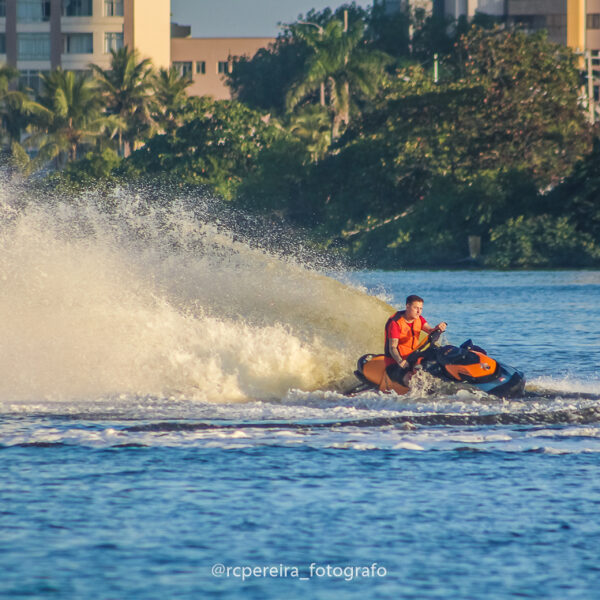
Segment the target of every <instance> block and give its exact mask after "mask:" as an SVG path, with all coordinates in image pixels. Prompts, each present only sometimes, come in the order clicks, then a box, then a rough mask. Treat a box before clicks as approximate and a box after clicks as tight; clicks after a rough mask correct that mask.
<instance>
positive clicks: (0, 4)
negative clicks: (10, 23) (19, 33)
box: [0, 0, 6, 18]
mask: <svg viewBox="0 0 600 600" xmlns="http://www.w3.org/2000/svg"><path fill="white" fill-rule="evenodd" d="M1 17H6V0H0V18H1Z"/></svg>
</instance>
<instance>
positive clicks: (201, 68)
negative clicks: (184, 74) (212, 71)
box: [196, 60, 206, 75]
mask: <svg viewBox="0 0 600 600" xmlns="http://www.w3.org/2000/svg"><path fill="white" fill-rule="evenodd" d="M196 73H198V74H199V75H206V61H205V60H199V61H196Z"/></svg>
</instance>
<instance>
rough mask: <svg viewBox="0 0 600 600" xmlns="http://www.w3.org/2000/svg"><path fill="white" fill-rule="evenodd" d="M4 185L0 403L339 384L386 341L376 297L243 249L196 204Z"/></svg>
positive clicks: (241, 394) (234, 395) (221, 394)
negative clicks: (25, 193) (55, 194)
mask: <svg viewBox="0 0 600 600" xmlns="http://www.w3.org/2000/svg"><path fill="white" fill-rule="evenodd" d="M2 194H3V199H2V202H1V205H0V219H1V226H0V281H1V282H2V292H1V293H0V333H1V336H2V341H3V348H4V351H3V358H2V361H0V401H1V402H3V403H4V404H6V403H13V404H14V403H15V402H26V403H30V402H32V403H36V402H40V400H43V399H59V400H60V399H79V401H81V402H83V403H85V401H87V400H90V399H98V398H104V397H111V398H115V397H118V395H119V394H127V395H130V396H131V395H133V396H136V397H145V396H148V395H152V396H156V397H163V398H168V397H170V396H172V395H174V394H175V395H183V396H185V398H186V399H187V400H188V401H211V402H232V401H233V402H235V401H246V400H248V399H267V398H274V397H281V396H283V395H285V393H286V392H287V391H288V390H289V389H292V388H300V389H304V390H312V389H319V388H324V387H330V386H332V385H335V384H336V383H339V382H341V381H343V379H344V378H345V377H348V376H349V374H351V373H352V370H353V368H354V364H355V360H356V357H357V356H359V355H360V354H362V353H364V351H365V349H369V348H377V347H378V346H379V345H380V344H381V339H380V338H381V333H380V332H381V331H382V326H383V323H384V322H385V319H386V318H387V316H388V314H389V310H390V309H389V307H388V306H387V305H386V304H385V303H384V302H382V301H381V300H379V299H377V298H374V297H372V296H369V295H367V294H366V293H364V292H363V291H359V290H357V289H355V288H352V287H349V286H347V285H342V284H341V283H339V282H338V281H336V280H335V279H333V278H330V277H326V276H324V275H323V274H322V273H320V272H319V270H318V269H316V268H315V267H314V266H307V265H305V264H302V262H300V261H299V260H297V259H295V258H293V257H291V256H282V255H281V254H277V253H275V252H271V251H269V250H268V249H265V248H261V247H257V245H256V244H249V243H246V242H245V241H243V239H242V238H241V237H240V235H239V233H233V232H232V231H230V230H229V229H228V228H227V227H225V226H223V225H222V224H220V223H219V221H218V219H216V218H215V216H214V214H210V213H211V211H212V209H211V207H210V205H208V204H206V203H203V202H202V201H198V200H197V201H196V202H195V203H194V204H193V207H192V208H190V203H189V202H188V203H187V204H186V203H185V202H183V201H178V199H177V198H173V199H170V201H169V202H168V204H167V203H163V204H162V205H158V204H154V205H152V204H150V203H149V202H146V201H145V200H144V198H143V197H142V195H140V194H135V193H131V192H123V191H116V192H114V194H113V197H110V198H108V199H106V198H104V199H102V198H100V197H96V196H94V194H87V195H86V196H82V197H80V198H76V199H68V200H64V201H58V200H56V199H50V198H44V199H41V200H42V202H40V201H39V200H40V199H37V200H38V202H30V203H26V202H24V201H23V197H22V194H21V192H20V191H19V190H16V189H14V188H11V187H10V186H8V185H6V184H4V185H3V187H2ZM99 204H102V205H103V206H104V208H102V209H100V208H98V205H99ZM16 206H19V208H18V209H17V208H15V207H16ZM106 206H110V207H111V208H110V210H106ZM254 233H256V232H254Z"/></svg>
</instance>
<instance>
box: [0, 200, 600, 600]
mask: <svg viewBox="0 0 600 600" xmlns="http://www.w3.org/2000/svg"><path fill="white" fill-rule="evenodd" d="M62 210H63V212H62V213H61V215H62V216H60V218H57V217H56V216H55V215H54V216H52V217H51V216H49V214H47V213H44V212H43V211H42V212H40V211H39V210H36V211H32V212H31V211H30V212H27V211H25V212H24V213H23V214H22V215H21V216H19V217H18V218H16V220H13V221H11V222H12V226H11V227H7V228H5V229H4V230H3V237H2V240H1V241H2V248H3V253H2V257H3V258H2V259H1V260H2V264H1V265H0V266H1V267H2V271H1V272H0V275H1V276H2V281H3V284H4V285H3V291H2V294H1V295H0V323H1V326H2V330H3V333H4V335H3V340H4V347H3V356H4V360H3V364H2V367H0V370H1V372H2V373H1V374H2V383H1V384H0V390H1V395H0V460H1V461H2V470H0V531H2V535H1V536H0V569H1V571H2V573H3V577H2V578H0V596H2V597H11V598H69V599H70V598H107V599H109V598H149V599H153V598H161V599H163V598H181V599H186V600H187V599H196V598H204V597H209V598H210V597H214V598H225V597H227V598H242V597H243V598H256V599H262V598H273V599H279V598H282V597H286V596H288V597H307V598H330V597H336V598H337V597H339V598H365V597H366V598H415V599H423V598H486V599H487V598H513V597H531V598H594V597H596V595H597V589H598V585H599V584H600V567H599V566H598V562H597V548H598V543H599V542H600V538H599V535H598V533H599V532H598V529H599V528H600V524H599V522H600V521H599V519H598V516H597V513H598V509H599V508H600V506H599V505H600V478H599V477H598V467H599V461H598V456H600V454H599V451H600V426H599V425H600V374H599V369H598V367H599V365H600V344H599V343H598V333H597V332H598V330H599V329H600V273H598V272H591V271H586V272H572V271H564V272H539V273H534V272H522V273H494V272H485V273H480V272H395V273H383V272H360V273H351V274H348V273H345V274H344V273H342V274H340V273H336V274H335V276H336V277H337V278H341V279H343V280H344V281H345V282H346V283H350V284H351V285H352V286H353V287H351V288H346V287H342V286H340V285H339V284H337V283H336V282H335V281H333V280H332V279H328V278H326V277H323V276H322V275H321V274H319V273H318V272H315V270H314V269H307V268H305V267H304V266H302V265H301V264H299V263H296V262H294V261H291V262H290V261H289V260H287V259H283V258H280V257H276V256H270V255H268V254H265V253H262V252H260V251H255V250H251V249H250V248H249V247H247V246H244V245H243V244H241V245H240V243H239V242H232V238H231V237H229V236H228V235H227V233H226V232H223V231H215V230H211V231H209V232H208V233H207V231H206V230H204V231H203V233H202V236H203V237H198V235H197V230H196V229H195V228H194V226H193V225H192V224H191V221H189V220H188V217H187V216H186V217H185V218H184V216H182V215H181V214H179V215H176V217H177V218H176V219H174V221H175V223H176V225H177V227H175V230H176V233H173V234H172V235H173V236H175V237H176V239H177V240H178V241H179V242H182V243H180V244H177V246H178V247H177V249H175V250H174V249H173V246H174V244H173V243H172V242H173V238H171V239H170V242H169V244H168V246H169V247H168V248H167V247H166V246H164V245H163V244H162V241H163V240H162V238H163V237H164V236H162V235H161V232H160V231H159V230H158V229H156V217H155V216H151V217H148V216H147V215H142V216H140V214H139V213H136V217H135V219H137V220H136V223H138V224H139V223H140V222H141V225H140V227H142V229H143V230H144V232H145V235H144V236H143V238H144V239H143V244H137V245H136V244H134V245H131V244H130V243H129V242H127V243H125V241H124V239H125V238H126V237H127V236H122V235H121V234H120V233H119V232H120V231H121V229H120V228H122V226H121V225H119V226H118V227H117V228H116V233H115V227H114V226H113V225H110V224H109V225H110V226H109V225H107V224H106V223H105V222H101V219H100V218H99V216H98V215H97V214H96V213H94V211H90V209H89V207H87V208H86V215H87V216H86V218H87V219H88V221H87V223H88V225H89V223H91V224H93V225H94V234H93V235H92V236H90V235H88V234H86V235H79V236H75V237H74V236H73V231H72V229H71V228H70V227H66V225H65V224H69V223H72V221H73V215H72V214H71V213H70V212H69V211H71V210H72V209H71V208H63V209H62ZM77 214H78V217H79V218H81V213H77ZM90 215H91V216H90ZM171 216H173V215H171ZM127 219H129V221H127ZM120 220H121V221H123V220H125V221H126V222H127V223H128V224H129V225H131V224H132V223H133V221H134V219H133V217H131V215H129V216H127V218H125V217H124V215H120ZM57 224H60V227H59V226H58V225H57ZM184 224H186V226H185V227H184V226H183V225H184ZM163 233H164V232H163ZM190 236H192V238H193V241H194V243H193V244H189V245H186V244H184V243H183V241H189V239H190ZM219 236H220V237H219ZM40 239H42V240H43V241H44V242H45V248H46V253H40V252H39V247H40V246H39V241H40ZM207 240H208V241H207ZM200 242H201V243H202V249H201V251H199V250H198V243H200ZM236 244H237V245H236ZM225 248H227V249H228V250H224V249H225ZM61 261H62V262H61ZM409 293H418V294H420V295H422V296H424V297H425V315H426V317H427V318H428V319H429V320H430V322H431V323H434V324H435V323H437V322H438V321H439V320H442V319H443V320H446V321H448V323H449V329H448V336H447V337H448V340H449V341H450V342H454V343H461V342H462V341H464V340H465V339H466V338H469V337H472V338H473V340H474V341H475V342H476V343H477V344H478V345H480V346H483V347H484V348H486V350H487V351H488V352H489V353H490V354H491V355H492V356H494V357H497V358H499V359H501V360H503V361H504V362H506V363H508V364H511V365H514V366H517V367H520V368H521V369H522V370H523V371H525V373H526V374H527V377H528V385H527V389H526V393H525V395H524V397H523V398H516V399H512V400H502V399H497V398H490V397H486V396H484V395H482V394H475V393H471V392H468V391H459V392H448V391H447V390H446V391H442V390H440V389H436V388H433V389H432V387H431V385H430V383H431V382H427V381H424V382H421V383H420V384H418V385H417V386H416V389H414V390H413V391H412V392H411V393H410V394H409V395H408V396H406V397H397V396H395V395H380V394H378V393H374V392H367V393H363V394H359V395H358V396H355V397H348V396H344V395H343V394H342V393H341V389H342V388H344V387H345V386H346V387H347V386H348V385H350V383H351V381H352V377H351V376H350V373H351V371H352V369H353V367H354V365H353V362H354V360H355V358H357V357H358V355H359V354H361V353H365V352H374V351H380V350H381V348H380V347H379V344H380V343H381V341H382V338H383V335H382V331H381V325H382V321H385V317H386V315H387V313H388V310H389V307H386V305H385V304H384V303H383V301H382V299H384V300H386V301H387V302H389V303H391V305H393V306H394V307H395V306H398V305H402V303H403V299H404V297H405V296H406V295H407V294H409ZM373 295H377V297H378V298H373ZM365 313H369V314H365ZM215 565H216V567H215ZM222 570H223V571H224V572H222Z"/></svg>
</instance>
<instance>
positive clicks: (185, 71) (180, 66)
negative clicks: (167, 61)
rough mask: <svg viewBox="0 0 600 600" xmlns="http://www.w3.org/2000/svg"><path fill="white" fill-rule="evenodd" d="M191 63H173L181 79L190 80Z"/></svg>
mask: <svg viewBox="0 0 600 600" xmlns="http://www.w3.org/2000/svg"><path fill="white" fill-rule="evenodd" d="M192 64H193V63H192V62H191V61H189V62H188V61H174V62H173V66H174V67H175V68H176V69H177V70H178V71H179V74H180V75H181V76H182V77H188V78H189V79H191V78H192Z"/></svg>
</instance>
